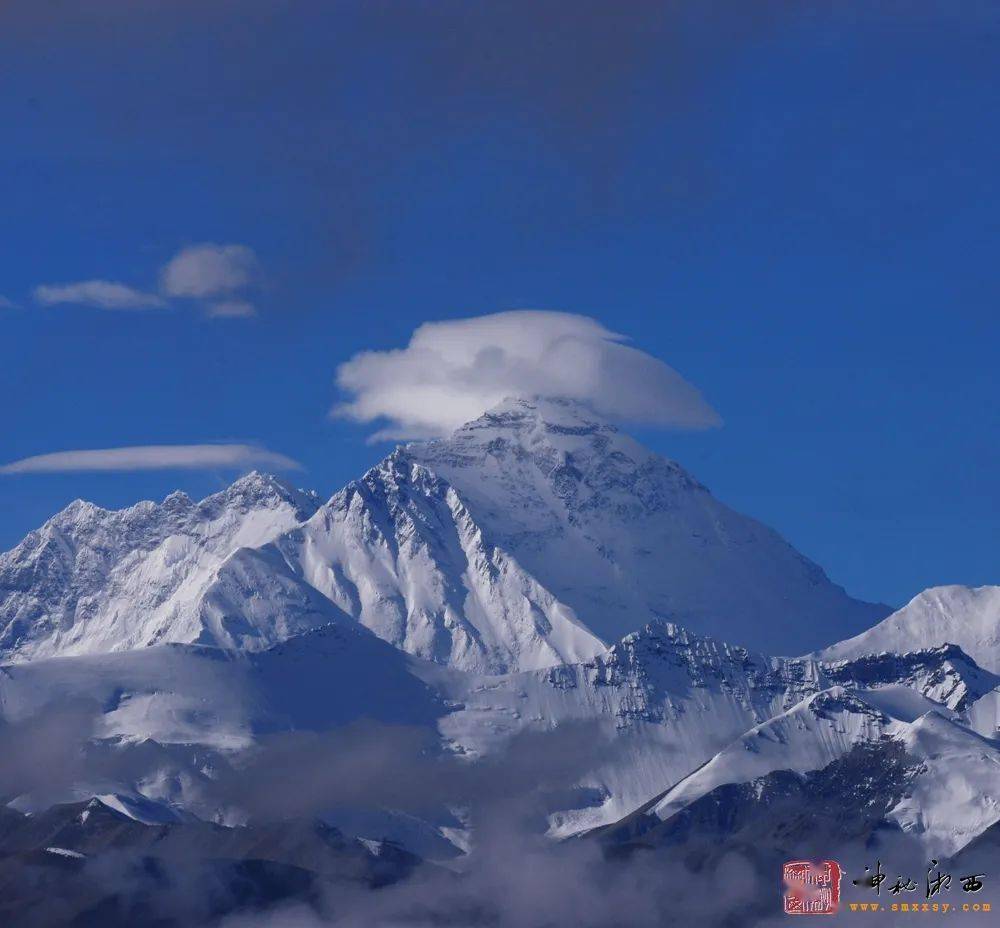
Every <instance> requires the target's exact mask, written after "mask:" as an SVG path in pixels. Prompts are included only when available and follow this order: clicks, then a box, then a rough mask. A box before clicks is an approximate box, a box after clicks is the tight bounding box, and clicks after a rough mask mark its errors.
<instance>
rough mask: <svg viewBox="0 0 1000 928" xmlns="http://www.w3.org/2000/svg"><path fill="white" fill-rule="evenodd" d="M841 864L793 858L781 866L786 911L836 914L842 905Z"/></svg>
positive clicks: (832, 861) (793, 913)
mask: <svg viewBox="0 0 1000 928" xmlns="http://www.w3.org/2000/svg"><path fill="white" fill-rule="evenodd" d="M840 877H841V870H840V864H838V863H837V862H836V861H835V860H790V861H789V862H788V863H787V864H785V866H784V867H782V870H781V878H782V882H783V884H784V897H783V898H784V908H785V914H786V915H833V914H834V913H835V912H836V911H837V909H839V908H840Z"/></svg>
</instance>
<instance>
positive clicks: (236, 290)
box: [0, 242, 259, 319]
mask: <svg viewBox="0 0 1000 928" xmlns="http://www.w3.org/2000/svg"><path fill="white" fill-rule="evenodd" d="M258 268H259V265H258V261H257V255H256V254H255V253H254V250H253V249H252V248H249V247H248V246H246V245H235V244H228V245H218V244H215V243H213V242H204V243H202V244H199V245H191V246H189V247H187V248H182V249H181V250H180V251H179V252H177V254H175V255H174V256H173V257H172V258H171V259H170V260H169V261H168V262H167V263H166V264H165V265H163V267H162V268H160V271H159V275H158V287H157V288H153V289H150V290H140V289H137V288H136V287H132V286H130V285H129V284H125V283H122V282H121V281H117V280H104V279H98V280H80V281H72V282H70V283H63V284H42V285H41V286H38V287H36V288H35V290H34V293H33V296H34V298H35V302H37V303H40V304H41V305H43V306H55V305H57V304H74V305H77V306H93V307H96V308H98V309H110V310H123V309H124V310H135V309H160V308H164V307H168V306H170V305H171V302H172V301H174V300H195V301H198V302H201V305H202V308H203V309H204V311H205V313H206V315H208V316H212V317H215V318H220V319H239V318H246V317H248V316H255V315H256V314H257V309H256V307H255V306H254V305H253V303H251V302H250V300H249V299H248V298H247V291H248V290H250V289H252V288H253V286H254V284H255V283H256V281H257V279H258V276H259V271H258ZM13 305H14V304H13V303H11V302H10V301H9V300H6V299H5V298H4V297H0V308H4V307H6V306H13Z"/></svg>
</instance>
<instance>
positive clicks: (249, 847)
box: [0, 799, 419, 928]
mask: <svg viewBox="0 0 1000 928" xmlns="http://www.w3.org/2000/svg"><path fill="white" fill-rule="evenodd" d="M418 864H419V861H418V859H417V858H415V857H414V856H413V855H412V854H408V853H407V852H406V851H404V850H402V849H400V848H397V847H395V846H393V845H392V844H389V843H387V842H375V841H368V842H361V841H356V840H353V839H350V838H347V837H346V836H344V835H342V834H341V833H340V832H338V831H337V830H336V829H334V828H330V827H329V826H324V825H321V824H317V823H310V822H297V821H296V822H284V823H280V824H272V825H266V826H253V827H240V828H223V827H219V826H216V825H211V824H208V823H206V822H199V821H188V822H177V821H174V822H168V823H142V822H139V821H136V820H135V819H134V818H130V817H128V816H126V815H124V814H122V813H121V812H120V811H118V810H116V809H115V808H114V807H113V806H109V805H108V804H106V803H105V802H102V801H101V800H98V799H93V800H91V801H89V802H79V803H74V804H69V805H60V806H54V807H52V808H50V809H48V810H46V811H45V812H42V813H40V814H37V815H31V816H28V815H21V814H19V813H16V812H10V811H8V810H2V811H0V919H2V920H3V922H4V924H11V925H13V924H17V925H20V926H24V928H49V926H51V928H55V926H93V925H101V926H104V928H114V926H130V925H137V924H156V925H158V926H161V928H166V926H177V928H190V926H193V925H201V924H206V923H212V924H216V923H217V922H218V921H219V920H220V919H222V918H223V917H224V916H227V915H231V914H233V913H241V914H243V915H244V916H247V917H249V916H250V914H252V913H253V912H255V911H257V910H261V909H265V908H267V907H270V906H274V905H276V904H278V903H281V902H283V901H294V902H296V903H298V904H300V905H302V904H308V903H310V902H317V901H319V899H320V898H321V897H322V896H323V895H324V894H327V893H329V894H335V893H339V894H345V893H350V892H352V891H353V892H358V891H362V890H364V889H371V888H378V887H383V886H386V885H389V884H391V883H394V882H397V881H399V880H401V879H404V878H406V877H408V876H409V875H410V874H411V873H412V872H413V871H414V869H415V868H416V867H417V865H418ZM179 886H183V887H184V891H183V892H178V887H179ZM154 913H155V914H154Z"/></svg>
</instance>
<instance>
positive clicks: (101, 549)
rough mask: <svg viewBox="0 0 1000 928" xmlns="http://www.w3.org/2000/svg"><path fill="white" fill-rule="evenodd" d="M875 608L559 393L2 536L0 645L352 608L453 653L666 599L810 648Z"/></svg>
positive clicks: (405, 641)
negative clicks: (311, 463) (355, 463)
mask: <svg viewBox="0 0 1000 928" xmlns="http://www.w3.org/2000/svg"><path fill="white" fill-rule="evenodd" d="M887 612H888V610H887V609H885V608H883V607H880V606H874V605H871V604H867V603H860V602H857V601H855V600H852V599H850V597H848V596H847V595H846V594H845V593H844V591H843V590H842V589H840V588H839V587H837V586H835V585H834V584H832V583H831V582H830V581H829V580H828V579H827V577H826V576H825V574H824V573H823V571H822V570H821V569H820V568H819V567H818V566H817V565H815V564H813V563H812V562H810V561H808V560H807V559H806V558H804V557H803V556H802V555H800V554H798V553H797V552H796V551H795V550H794V549H793V548H791V547H790V546H789V545H788V544H787V543H786V542H785V541H784V540H783V539H781V538H780V537H779V536H778V535H777V534H776V533H775V532H773V531H772V530H770V529H768V528H766V527H765V526H763V525H761V524H760V523H758V522H755V521H754V520H752V519H749V518H747V517H745V516H741V515H739V514H738V513H736V512H733V511H732V510H731V509H729V508H728V507H726V506H724V505H723V504H722V503H720V502H718V501H717V500H716V499H715V498H714V497H713V496H712V495H711V494H710V493H709V492H708V490H707V489H706V488H705V487H703V486H702V485H701V484H699V483H698V481H697V480H695V479H694V478H693V477H691V476H690V475H689V474H687V473H686V472H685V471H684V470H683V469H682V468H680V467H679V466H678V465H677V464H675V463H673V462H671V461H667V460H665V459H663V458H660V457H658V456H656V455H654V454H652V453H651V452H649V451H647V450H646V449H644V448H642V447H641V446H640V445H638V444H637V443H635V442H634V441H632V440H631V439H630V438H628V437H627V436H626V435H624V434H622V433H621V432H619V431H618V430H617V429H616V428H614V427H613V426H611V425H609V424H607V423H606V422H603V421H601V420H600V419H598V418H597V417H595V416H594V414H593V413H591V412H590V411H589V410H588V409H586V408H585V407H583V406H581V405H579V404H575V403H570V402H566V401H554V400H549V401H543V400H535V401H531V402H528V401H524V400H510V401H506V402H505V403H503V404H501V405H500V406H499V407H497V408H495V409H493V410H491V411H490V412H488V413H486V414H485V415H484V416H482V417H481V418H480V419H477V420H476V421H474V422H471V423H469V424H468V425H466V426H463V427H462V428H461V429H459V430H458V431H457V432H456V433H455V434H454V435H453V436H452V437H451V438H449V439H446V440H441V441H434V442H429V443H424V444H414V445H408V446H406V447H404V448H401V449H398V450H397V451H395V452H393V454H391V455H390V456H389V457H388V458H386V459H385V460H384V461H383V462H382V463H381V464H379V465H378V466H377V467H375V468H373V469H372V470H371V471H369V472H368V473H367V474H366V475H365V476H364V477H363V478H362V479H361V480H358V481H356V482H354V483H352V484H350V485H349V486H347V487H346V488H345V489H344V490H342V491H341V492H339V493H337V494H336V495H335V496H334V497H333V498H332V499H331V500H330V501H329V502H328V503H326V504H325V505H323V506H317V503H316V500H315V498H314V497H311V496H308V495H306V494H303V493H300V492H299V491H296V490H293V489H291V488H290V487H287V486H285V485H284V484H282V483H281V482H280V481H277V480H274V479H273V478H267V477H262V476H260V475H256V474H254V475H250V476H249V477H247V478H243V479H242V480H241V481H238V482H237V483H236V484H234V485H233V487H231V488H230V489H229V490H227V491H225V492H224V493H221V494H218V495H217V496H214V497H210V498H209V499H207V500H205V501H203V502H202V503H200V504H194V503H192V502H191V501H190V500H188V499H187V498H186V497H184V496H183V495H181V494H175V495H173V496H171V497H169V498H168V499H167V500H165V501H164V502H163V503H162V504H160V505H155V504H153V503H140V504H139V505H138V506H135V507H133V508H132V509H129V510H124V511H122V512H118V513H111V512H106V511H104V510H101V509H98V508H97V507H94V506H91V505H89V504H85V503H74V504H73V505H72V506H71V507H69V508H68V509H67V510H65V511H64V512H63V513H60V514H59V515H58V516H56V517H55V518H54V519H52V520H51V521H50V522H48V523H46V525H45V526H43V527H42V528H41V529H40V530H39V531H38V532H35V533H33V534H32V535H31V536H29V538H27V539H26V540H25V541H24V542H23V543H22V544H21V545H20V546H18V547H17V548H15V549H14V550H13V551H10V552H8V553H7V554H4V555H2V556H0V630H2V631H0V653H3V654H5V655H6V656H7V657H8V658H14V659H29V658H32V657H39V656H51V655H57V654H78V653H94V652H106V651H114V650H127V649H130V648H135V647H143V646H147V645H150V644H155V643H159V642H187V643H191V642H202V643H206V644H214V645H220V646H222V647H226V648H235V649H239V650H256V649H261V648H266V647H269V646H270V645H272V644H274V643H275V642H278V641H281V640H284V639H286V638H288V637H290V636H292V635H294V634H297V633H299V632H302V631H304V630H307V629H309V628H314V627H317V626H319V625H326V624H330V623H336V622H343V621H358V622H360V623H361V624H363V625H365V626H366V627H367V628H369V629H371V630H372V631H373V632H375V634H376V635H378V636H379V637H380V638H382V639H383V640H385V641H387V642H389V643H390V644H392V645H395V646H396V647H399V648H401V649H403V650H405V651H407V652H409V653H411V654H414V655H417V656H419V657H422V658H425V659H427V660H432V661H436V662H439V663H444V664H448V665H450V666H452V667H456V668H459V669H463V670H475V671H480V672H488V673H503V672H508V671H513V670H530V669H536V668H539V667H546V666H551V665H555V664H560V663H566V662H574V661H580V660H585V659H587V658H590V657H593V656H594V655H596V654H598V653H600V652H601V651H602V650H603V649H604V648H605V647H606V646H607V644H608V643H610V642H613V641H615V640H617V639H618V638H619V637H621V636H622V635H624V634H627V633H628V632H630V631H632V630H634V629H635V628H638V627H640V626H641V625H643V624H645V623H647V622H649V621H654V620H657V619H669V620H671V621H676V622H679V623H681V624H683V625H685V626H687V627H689V628H691V629H692V630H695V631H698V632H701V633H703V634H711V635H714V636H716V637H720V638H722V639H724V640H727V641H734V642H740V643H742V644H746V645H748V646H752V647H756V648H759V649H762V650H766V651H768V652H770V653H786V654H787V653H791V654H794V653H800V652H802V651H806V650H809V649H811V648H815V647H817V646H820V645H822V644H825V643H826V642H828V641H830V640H832V639H836V638H838V637H842V636H844V635H845V634H850V633H853V632H855V631H858V630H860V629H862V628H865V627H868V626H869V625H871V624H872V622H874V621H876V620H878V619H879V618H882V617H883V616H884V615H885V614H886V613H887Z"/></svg>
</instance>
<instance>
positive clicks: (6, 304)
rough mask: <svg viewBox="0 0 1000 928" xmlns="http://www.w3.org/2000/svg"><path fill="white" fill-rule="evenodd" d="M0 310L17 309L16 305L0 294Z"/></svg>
mask: <svg viewBox="0 0 1000 928" xmlns="http://www.w3.org/2000/svg"><path fill="white" fill-rule="evenodd" d="M0 309H17V303H15V302H14V301H13V300H8V299H7V297H5V296H3V294H0Z"/></svg>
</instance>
